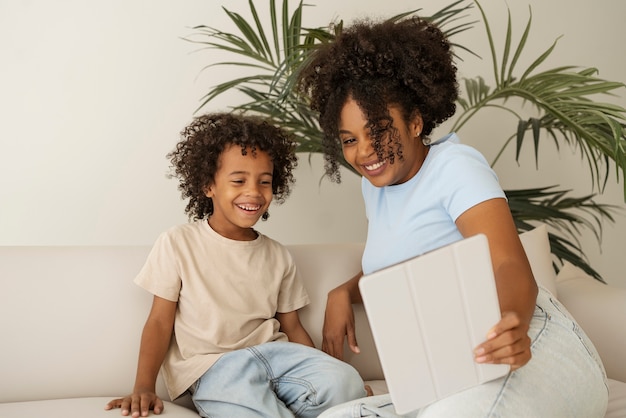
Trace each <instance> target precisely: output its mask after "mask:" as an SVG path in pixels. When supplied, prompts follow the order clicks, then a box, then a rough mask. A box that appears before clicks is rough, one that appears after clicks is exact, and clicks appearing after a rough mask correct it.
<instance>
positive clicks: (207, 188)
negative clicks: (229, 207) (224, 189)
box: [202, 184, 213, 197]
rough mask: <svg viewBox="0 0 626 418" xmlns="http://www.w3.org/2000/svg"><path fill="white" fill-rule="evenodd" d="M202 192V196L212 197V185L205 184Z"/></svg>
mask: <svg viewBox="0 0 626 418" xmlns="http://www.w3.org/2000/svg"><path fill="white" fill-rule="evenodd" d="M202 191H203V192H204V195H205V196H206V197H213V185H212V184H207V185H206V186H204V188H203V189H202Z"/></svg>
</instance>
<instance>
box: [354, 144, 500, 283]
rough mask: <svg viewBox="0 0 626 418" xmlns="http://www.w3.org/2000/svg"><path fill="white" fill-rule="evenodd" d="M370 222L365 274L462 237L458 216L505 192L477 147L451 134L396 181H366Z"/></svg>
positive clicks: (365, 255) (432, 147) (364, 258)
mask: <svg viewBox="0 0 626 418" xmlns="http://www.w3.org/2000/svg"><path fill="white" fill-rule="evenodd" d="M361 187H362V191H363V198H364V200H365V213H366V215H367V219H368V222H369V225H368V233H367V243H366V245H365V252H364V254H363V260H362V267H363V273H364V274H369V273H372V272H374V271H376V270H380V269H381V268H384V267H388V266H390V265H393V264H396V263H399V262H401V261H404V260H407V259H409V258H412V257H415V256H417V255H420V254H423V253H425V252H428V251H431V250H434V249H436V248H439V247H441V246H443V245H446V244H450V243H452V242H454V241H458V240H460V239H462V238H463V236H462V235H461V233H460V232H459V230H458V229H457V227H456V224H455V221H456V219H457V218H458V217H459V216H460V215H461V214H462V213H463V212H465V211H466V210H467V209H469V208H471V207H472V206H475V205H476V204H478V203H480V202H484V201H485V200H489V199H493V198H499V197H504V198H505V194H504V192H503V191H502V187H501V186H500V184H499V183H498V177H497V176H496V173H495V172H494V171H493V170H492V169H491V167H490V166H489V164H488V163H487V161H486V159H485V157H484V156H483V155H482V154H481V153H480V152H478V151H477V150H476V149H474V148H472V147H470V146H468V145H463V144H460V143H459V138H458V136H457V135H456V134H454V133H451V134H449V135H447V136H445V137H443V138H441V139H439V140H438V141H436V142H434V143H433V144H431V145H430V151H429V152H428V155H427V156H426V159H425V160H424V164H423V165H422V167H421V168H420V170H419V171H418V172H417V174H416V175H415V176H414V177H413V178H412V179H410V180H409V181H407V182H405V183H402V184H398V185H395V186H386V187H376V186H373V185H372V184H371V183H370V182H369V181H368V180H367V179H366V178H365V177H363V179H362V181H361Z"/></svg>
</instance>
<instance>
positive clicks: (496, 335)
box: [474, 312, 531, 370]
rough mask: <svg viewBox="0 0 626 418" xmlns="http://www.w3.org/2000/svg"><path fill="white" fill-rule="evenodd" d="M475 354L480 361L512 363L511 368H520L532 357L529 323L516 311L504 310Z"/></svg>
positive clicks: (477, 360)
mask: <svg viewBox="0 0 626 418" xmlns="http://www.w3.org/2000/svg"><path fill="white" fill-rule="evenodd" d="M474 355H475V359H476V362H478V363H492V364H510V365H511V370H516V369H519V368H520V367H522V366H523V365H525V364H526V363H528V362H529V361H530V358H531V352H530V338H529V337H528V323H526V322H524V321H522V320H521V318H520V316H519V315H518V314H517V313H515V312H504V313H503V314H502V319H501V320H500V321H499V322H498V323H497V324H496V325H495V326H494V327H493V328H492V329H491V330H489V332H488V334H487V340H486V341H485V342H483V343H482V344H480V345H479V346H478V347H476V349H475V350H474Z"/></svg>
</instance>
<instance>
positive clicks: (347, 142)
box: [341, 138, 354, 145]
mask: <svg viewBox="0 0 626 418" xmlns="http://www.w3.org/2000/svg"><path fill="white" fill-rule="evenodd" d="M353 142H354V138H343V139H342V140H341V143H342V145H350V144H352V143H353Z"/></svg>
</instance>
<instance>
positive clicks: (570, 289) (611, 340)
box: [557, 262, 626, 382]
mask: <svg viewBox="0 0 626 418" xmlns="http://www.w3.org/2000/svg"><path fill="white" fill-rule="evenodd" d="M557 287H558V299H559V300H560V301H561V302H562V303H563V305H565V307H566V308H567V309H568V310H569V312H570V313H571V314H572V315H573V316H574V318H575V319H576V321H577V322H578V324H579V325H580V326H581V327H582V329H583V330H585V332H586V333H587V335H588V336H589V338H590V339H591V341H592V342H593V344H594V345H595V347H596V349H597V350H598V353H599V354H600V357H601V358H602V361H603V363H604V367H605V368H606V371H607V375H608V377H609V378H611V379H615V380H620V381H622V382H626V362H625V361H624V353H625V352H626V328H625V327H624V324H626V288H620V287H615V286H610V285H606V284H603V283H600V282H599V281H597V280H595V279H594V278H592V277H591V276H589V275H588V274H586V273H585V272H584V271H583V270H581V269H579V268H578V267H576V266H574V265H572V264H570V263H567V262H566V263H565V265H564V266H563V268H562V269H561V271H560V272H559V274H558V276H557Z"/></svg>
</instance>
